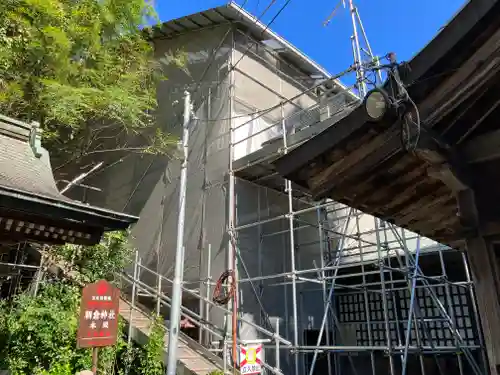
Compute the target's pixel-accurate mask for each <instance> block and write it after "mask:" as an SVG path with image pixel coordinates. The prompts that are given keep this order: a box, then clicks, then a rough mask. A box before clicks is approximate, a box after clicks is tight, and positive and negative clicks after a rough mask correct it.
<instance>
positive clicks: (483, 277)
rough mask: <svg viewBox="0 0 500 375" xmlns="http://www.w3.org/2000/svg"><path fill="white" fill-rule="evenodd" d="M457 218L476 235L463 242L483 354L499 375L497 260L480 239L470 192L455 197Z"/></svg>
mask: <svg viewBox="0 0 500 375" xmlns="http://www.w3.org/2000/svg"><path fill="white" fill-rule="evenodd" d="M458 203H459V210H460V211H459V213H460V219H461V221H462V223H463V225H464V226H465V227H466V228H467V227H472V228H474V229H476V231H477V232H476V233H477V235H476V236H473V237H470V238H467V239H466V245H467V255H468V258H469V262H470V266H471V270H472V276H473V281H474V289H475V290H476V297H477V302H478V307H479V314H480V316H481V324H482V327H483V333H484V340H485V344H486V351H487V354H488V360H489V367H490V371H491V374H497V375H498V374H500V372H499V370H500V340H498V338H499V337H500V279H499V270H498V260H497V259H496V256H495V254H494V252H493V248H492V245H493V244H492V243H491V241H489V240H488V239H486V238H485V237H484V235H483V234H482V233H481V228H480V217H479V213H478V211H477V207H476V197H475V195H474V192H473V191H472V190H470V189H469V190H464V191H461V192H460V193H459V195H458Z"/></svg>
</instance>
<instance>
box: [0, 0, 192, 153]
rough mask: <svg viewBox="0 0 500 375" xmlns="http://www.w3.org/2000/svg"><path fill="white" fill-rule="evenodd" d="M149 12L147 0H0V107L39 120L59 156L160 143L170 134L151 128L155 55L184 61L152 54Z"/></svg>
mask: <svg viewBox="0 0 500 375" xmlns="http://www.w3.org/2000/svg"><path fill="white" fill-rule="evenodd" d="M155 17H156V16H155V13H154V9H153V7H152V6H151V4H149V3H148V2H147V1H145V0H2V1H0V113H2V114H4V115H9V116H12V117H15V118H18V119H21V120H25V121H28V122H31V121H37V122H40V123H41V126H42V129H43V131H44V133H43V138H44V144H45V146H46V147H47V148H48V149H49V151H51V153H52V156H53V157H54V158H56V159H57V160H61V161H64V162H68V160H69V161H74V160H75V159H78V158H81V157H83V156H86V155H89V154H93V153H98V152H99V153H100V152H106V151H110V150H116V149H119V150H122V149H124V150H140V151H149V152H162V151H166V150H165V147H167V148H168V147H170V146H171V144H172V142H173V141H175V140H174V139H172V138H171V137H169V136H168V135H167V134H164V133H163V132H161V131H153V130H152V127H153V125H154V122H153V117H152V114H153V112H154V110H155V108H156V104H157V101H156V87H157V85H158V83H159V82H160V81H161V80H163V79H165V77H163V75H162V73H161V72H162V69H161V63H160V62H159V61H160V60H161V61H163V62H166V63H169V64H170V63H172V64H178V65H180V64H182V63H183V61H184V60H183V58H182V53H177V52H178V51H174V53H173V54H172V56H173V58H170V59H165V58H162V59H160V60H158V59H155V58H154V56H153V47H152V44H151V43H150V42H149V41H148V38H146V36H147V35H148V34H147V32H146V31H144V30H141V27H142V26H143V25H145V24H147V23H150V22H151V20H155V19H156V18H155ZM166 56H167V55H166ZM131 135H134V136H135V143H133V144H131V143H130V139H131V138H133V137H131ZM138 139H139V142H138ZM160 148H163V150H159V149H160Z"/></svg>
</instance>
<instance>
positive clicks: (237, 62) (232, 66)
mask: <svg viewBox="0 0 500 375" xmlns="http://www.w3.org/2000/svg"><path fill="white" fill-rule="evenodd" d="M275 2H276V0H271V1H270V3H269V4H268V5H267V7H266V8H265V9H264V11H263V12H262V13H261V14H260V15H259V16H258V17H257V18H255V20H254V21H253V23H254V24H255V25H256V24H257V23H258V22H260V19H261V18H262V17H263V16H264V15H265V14H266V13H267V12H268V11H269V9H270V8H271V7H272V5H273V4H274V3H275ZM290 2H291V0H288V1H287V2H286V3H285V4H283V5H282V6H281V8H280V9H279V11H278V13H277V14H276V15H275V16H274V17H273V18H272V19H271V21H269V22H268V23H267V25H266V26H265V27H264V29H263V30H262V32H261V35H263V34H264V33H265V32H266V31H267V30H268V29H269V27H271V25H272V24H273V23H274V22H275V21H276V19H277V18H278V16H279V15H280V14H281V13H282V12H283V11H284V10H285V8H286V7H287V6H288V5H289V4H290ZM247 34H249V33H247ZM248 36H249V35H247V38H248ZM252 45H253V44H250V45H249V46H248V47H247V48H246V50H245V51H244V52H243V53H242V55H241V56H240V58H239V59H238V61H236V63H234V64H231V66H230V67H229V69H228V70H227V72H226V74H225V75H224V77H223V78H221V79H220V80H219V82H218V83H217V85H216V86H215V88H214V91H216V90H217V89H218V88H219V87H220V85H222V83H223V82H225V80H226V78H227V77H228V76H229V74H230V73H231V72H232V71H233V70H234V69H236V67H237V66H238V64H239V63H240V62H241V60H243V58H244V57H245V56H246V55H247V53H248V52H249V51H250V49H251V48H252ZM196 94H197V92H195V94H193V95H192V96H193V97H194V95H196ZM206 99H207V95H205V96H203V97H202V98H201V100H200V101H199V102H200V103H204V102H205V100H206ZM200 105H201V104H200ZM218 121H221V120H220V119H219V120H218Z"/></svg>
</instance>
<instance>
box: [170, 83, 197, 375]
mask: <svg viewBox="0 0 500 375" xmlns="http://www.w3.org/2000/svg"><path fill="white" fill-rule="evenodd" d="M190 115H191V96H190V94H189V93H188V92H185V93H184V122H183V127H182V128H183V129H182V151H183V160H182V166H181V179H180V189H179V190H180V192H179V220H178V222H177V244H176V249H175V271H174V280H173V290H172V305H171V309H170V327H169V332H168V348H167V349H168V354H167V375H176V373H177V342H178V340H179V329H180V327H179V323H180V315H181V302H182V279H183V272H184V219H185V216H186V185H187V165H188V151H189V150H188V144H189V122H190V121H189V120H190Z"/></svg>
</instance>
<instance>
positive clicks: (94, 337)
mask: <svg viewBox="0 0 500 375" xmlns="http://www.w3.org/2000/svg"><path fill="white" fill-rule="evenodd" d="M119 305H120V291H119V290H118V289H117V288H115V287H114V286H112V285H111V284H109V283H108V282H107V281H105V280H101V281H98V282H97V283H94V284H90V285H87V286H86V287H85V288H84V289H83V293H82V302H81V307H80V322H79V326H78V347H80V348H88V347H100V346H110V345H114V344H115V343H116V337H117V331H118V316H117V314H118V311H119Z"/></svg>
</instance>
